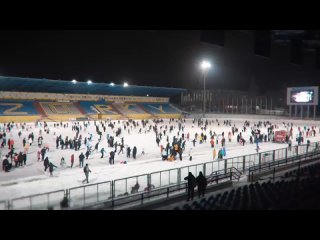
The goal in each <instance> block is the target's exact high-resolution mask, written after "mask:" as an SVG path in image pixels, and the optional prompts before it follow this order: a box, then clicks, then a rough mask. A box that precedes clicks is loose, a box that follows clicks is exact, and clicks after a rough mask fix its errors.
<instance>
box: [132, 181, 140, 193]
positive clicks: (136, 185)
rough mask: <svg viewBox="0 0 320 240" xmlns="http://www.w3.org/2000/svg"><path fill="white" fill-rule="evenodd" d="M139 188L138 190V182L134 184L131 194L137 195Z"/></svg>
mask: <svg viewBox="0 0 320 240" xmlns="http://www.w3.org/2000/svg"><path fill="white" fill-rule="evenodd" d="M139 188H140V185H139V183H138V182H136V184H135V185H134V186H133V187H132V188H131V194H133V193H137V192H138V190H139Z"/></svg>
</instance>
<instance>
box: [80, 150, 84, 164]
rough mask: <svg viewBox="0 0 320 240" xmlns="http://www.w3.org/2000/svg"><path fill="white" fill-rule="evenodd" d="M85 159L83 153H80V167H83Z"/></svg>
mask: <svg viewBox="0 0 320 240" xmlns="http://www.w3.org/2000/svg"><path fill="white" fill-rule="evenodd" d="M83 159H84V155H83V153H81V154H80V155H79V166H80V167H83Z"/></svg>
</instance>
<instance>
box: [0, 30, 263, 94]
mask: <svg viewBox="0 0 320 240" xmlns="http://www.w3.org/2000/svg"><path fill="white" fill-rule="evenodd" d="M199 33H200V31H187V30H181V31H173V30H171V31H170V30H130V31H125V30H104V31H102V30H76V31H72V30H68V31H57V30H48V31H39V30H36V31H30V30H23V31H18V30H15V31H8V30H6V31H4V30H2V31H0V34H1V38H0V55H1V58H0V75H2V76H19V77H34V78H48V79H61V80H71V79H77V80H78V81H86V80H88V79H91V80H92V81H94V82H106V83H109V82H114V83H118V84H121V83H123V82H124V81H127V82H129V84H132V85H146V86H163V87H183V88H202V86H203V85H202V81H201V79H202V76H201V71H200V69H199V62H200V61H201V60H202V58H206V48H210V46H208V45H205V44H203V43H202V42H201V38H200V34H199ZM220 64H221V66H222V65H223V64H224V63H220ZM221 69H223V68H221ZM230 69H231V68H230ZM226 71H227V70H226ZM217 74H223V73H222V72H220V73H219V71H215V72H214V71H211V73H210V74H209V76H208V78H209V80H210V78H211V79H216V81H211V83H210V81H208V87H227V86H230V84H231V85H232V88H233V89H237V88H238V89H243V90H245V89H247V87H248V85H249V81H250V80H249V79H248V81H245V82H232V81H233V80H232V79H231V80H230V82H228V81H219V78H216V76H217ZM258 84H259V82H258Z"/></svg>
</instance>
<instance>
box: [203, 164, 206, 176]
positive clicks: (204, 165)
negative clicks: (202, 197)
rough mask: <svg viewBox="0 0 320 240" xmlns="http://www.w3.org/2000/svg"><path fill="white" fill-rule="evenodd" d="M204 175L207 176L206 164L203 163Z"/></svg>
mask: <svg viewBox="0 0 320 240" xmlns="http://www.w3.org/2000/svg"><path fill="white" fill-rule="evenodd" d="M203 176H206V164H205V163H204V164H203Z"/></svg>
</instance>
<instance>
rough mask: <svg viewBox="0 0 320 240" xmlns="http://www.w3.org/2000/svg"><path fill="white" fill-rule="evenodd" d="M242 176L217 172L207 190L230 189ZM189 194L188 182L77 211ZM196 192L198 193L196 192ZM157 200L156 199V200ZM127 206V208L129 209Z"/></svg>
mask: <svg viewBox="0 0 320 240" xmlns="http://www.w3.org/2000/svg"><path fill="white" fill-rule="evenodd" d="M239 178H240V175H239V171H238V170H237V169H234V168H230V169H228V171H227V173H225V171H220V172H218V171H217V172H215V173H214V174H211V176H209V177H208V178H207V181H208V186H207V188H208V189H210V188H213V187H218V188H221V187H229V186H231V185H232V181H234V180H237V181H239ZM186 192H187V182H186V181H185V182H184V183H180V184H174V185H171V186H167V187H160V188H156V189H152V190H150V191H144V192H140V193H135V194H131V195H124V196H121V197H117V198H114V199H111V200H108V201H105V202H101V203H96V204H93V205H87V206H85V205H83V206H81V207H79V208H75V209H78V210H79V209H115V208H117V207H122V206H123V205H127V206H128V205H132V206H137V205H142V204H145V203H152V204H153V203H155V202H154V201H155V200H158V201H159V200H160V201H161V200H166V199H168V198H169V196H170V197H181V195H184V194H185V193H186ZM195 192H196V191H195ZM155 198H156V199H155ZM127 206H126V207H127Z"/></svg>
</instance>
